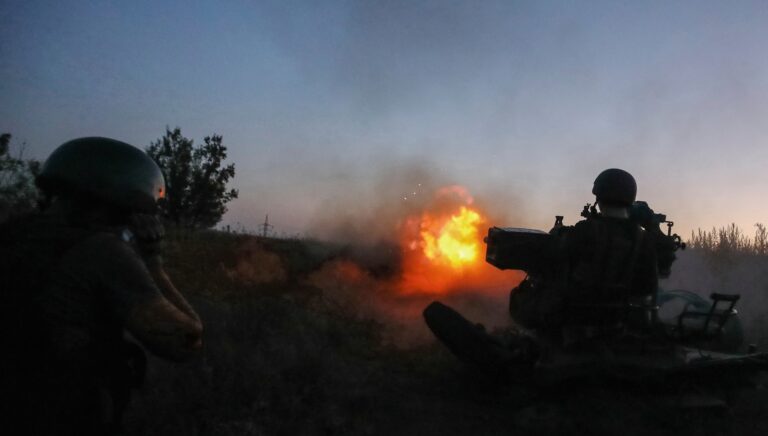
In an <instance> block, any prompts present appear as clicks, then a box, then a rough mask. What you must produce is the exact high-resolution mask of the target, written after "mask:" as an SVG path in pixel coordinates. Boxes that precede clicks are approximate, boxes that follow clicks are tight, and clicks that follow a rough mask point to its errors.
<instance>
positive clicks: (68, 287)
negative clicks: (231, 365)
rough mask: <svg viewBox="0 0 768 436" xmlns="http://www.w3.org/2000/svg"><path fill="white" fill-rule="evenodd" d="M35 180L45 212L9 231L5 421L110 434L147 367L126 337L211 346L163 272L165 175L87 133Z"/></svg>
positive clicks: (182, 352) (4, 271)
mask: <svg viewBox="0 0 768 436" xmlns="http://www.w3.org/2000/svg"><path fill="white" fill-rule="evenodd" d="M37 184H38V186H39V187H40V189H41V191H42V192H43V193H44V194H45V196H46V198H47V206H46V207H45V208H44V211H43V212H42V213H40V214H37V215H35V216H30V217H25V218H24V219H21V220H15V221H13V222H9V223H5V224H3V225H2V226H0V241H1V244H2V245H0V268H1V271H0V273H1V275H0V277H2V281H3V285H2V290H1V291H0V297H2V298H1V301H2V313H0V323H1V324H2V328H1V329H0V335H1V337H2V342H3V355H4V357H3V359H2V375H1V376H0V377H2V389H3V400H2V419H3V421H4V425H5V426H6V428H20V429H23V430H22V433H25V434H43V435H47V434H60V435H70V434H72V435H74V434H78V435H91V434H111V433H114V432H117V431H118V430H119V424H120V417H121V414H122V411H123V408H124V407H125V405H126V403H127V401H128V396H129V392H130V388H131V387H132V386H135V385H137V384H138V383H140V381H141V378H142V376H143V370H144V365H145V358H144V355H143V351H141V348H140V347H138V346H137V345H136V344H135V343H132V342H130V341H128V340H126V339H125V337H124V335H125V333H126V332H127V333H129V334H130V335H131V336H132V337H133V338H135V339H136V340H138V342H140V343H141V344H142V345H143V346H144V347H145V348H146V349H148V350H149V351H151V352H152V353H154V354H156V355H158V356H160V357H163V358H166V359H169V360H174V361H180V360H184V359H187V358H189V357H192V356H194V355H195V354H196V353H198V352H199V350H200V348H201V345H202V341H201V338H202V324H201V322H200V318H199V317H198V315H197V314H196V313H195V311H194V310H193V309H192V307H191V306H190V305H189V303H188V302H187V301H186V300H185V298H184V297H183V296H182V295H181V293H179V291H178V290H176V288H175V287H174V286H173V284H172V283H171V281H170V280H169V278H168V276H167V275H166V274H165V272H164V270H163V267H162V260H161V250H160V248H161V243H162V239H163V235H164V229H163V226H162V225H161V223H160V222H159V221H158V219H157V218H156V217H155V215H154V213H155V208H156V202H157V200H159V199H160V198H162V197H163V195H164V193H165V184H164V181H163V175H162V173H161V172H160V169H159V168H158V167H157V165H156V164H155V163H154V161H152V159H151V158H149V156H147V155H146V154H145V153H144V152H143V151H141V150H139V149H137V148H135V147H133V146H131V145H128V144H125V143H122V142H119V141H116V140H113V139H108V138H81V139H76V140H73V141H70V142H67V143H65V144H63V145H61V146H60V147H59V148H57V149H56V150H55V151H54V152H53V153H52V154H51V156H50V157H49V158H48V160H47V161H46V162H45V164H44V166H43V168H42V171H41V174H40V175H39V177H38V179H37Z"/></svg>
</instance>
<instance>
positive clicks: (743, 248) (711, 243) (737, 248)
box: [688, 223, 768, 256]
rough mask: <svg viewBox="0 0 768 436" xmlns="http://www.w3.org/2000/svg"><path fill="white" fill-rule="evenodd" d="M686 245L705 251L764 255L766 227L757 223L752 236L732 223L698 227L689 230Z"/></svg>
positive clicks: (766, 250) (767, 240)
mask: <svg viewBox="0 0 768 436" xmlns="http://www.w3.org/2000/svg"><path fill="white" fill-rule="evenodd" d="M688 246H689V247H690V248H692V249H694V250H701V251H704V252H707V253H715V254H717V253H721V254H746V255H755V256H765V255H768V229H766V227H765V225H763V224H761V223H757V224H755V234H754V236H749V235H747V234H746V233H745V232H744V231H743V230H741V229H740V228H739V227H738V226H737V225H736V224H733V223H731V224H730V225H728V226H725V227H720V228H714V227H713V228H712V230H709V231H707V230H702V229H698V230H696V231H695V232H693V231H692V232H691V239H690V240H689V241H688Z"/></svg>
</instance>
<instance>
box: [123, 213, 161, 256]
mask: <svg viewBox="0 0 768 436" xmlns="http://www.w3.org/2000/svg"><path fill="white" fill-rule="evenodd" d="M130 230H131V233H133V241H134V243H135V244H136V247H137V248H138V249H139V253H140V254H141V255H142V257H144V258H145V259H150V258H159V256H160V253H161V252H162V249H163V239H164V238H165V227H164V226H163V223H161V222H160V220H159V219H158V218H157V216H155V215H147V214H133V215H131V224H130Z"/></svg>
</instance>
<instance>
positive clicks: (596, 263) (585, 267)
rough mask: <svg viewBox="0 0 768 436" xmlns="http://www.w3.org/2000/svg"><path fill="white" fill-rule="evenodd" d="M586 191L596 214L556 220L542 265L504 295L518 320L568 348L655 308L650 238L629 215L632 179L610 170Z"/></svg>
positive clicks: (631, 324)
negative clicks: (543, 268)
mask: <svg viewBox="0 0 768 436" xmlns="http://www.w3.org/2000/svg"><path fill="white" fill-rule="evenodd" d="M592 193H593V194H594V195H595V197H596V201H597V206H598V208H599V212H598V211H597V210H595V209H594V208H592V210H591V211H590V210H585V213H584V214H583V215H584V216H585V218H586V219H585V220H582V221H580V222H578V223H577V224H576V225H574V226H562V225H559V224H558V225H556V226H555V228H553V229H552V231H551V232H550V233H551V234H552V235H553V236H554V238H553V242H554V247H552V250H550V251H551V258H550V259H548V264H549V268H548V270H547V271H545V272H544V273H542V274H540V275H531V277H529V278H528V279H526V280H525V281H524V282H523V283H522V284H521V285H520V286H519V287H518V288H516V289H515V290H513V292H512V294H511V296H510V313H511V315H512V317H513V318H514V319H515V320H516V321H517V322H519V323H520V324H522V325H524V326H527V327H531V328H534V329H536V330H539V331H540V332H543V333H545V335H547V336H549V338H551V339H554V340H556V341H560V340H562V341H563V343H564V345H566V346H573V345H578V344H581V343H584V342H588V341H590V340H592V339H597V340H601V339H605V338H610V337H611V336H619V335H621V334H622V333H623V332H625V331H626V329H627V328H644V327H648V326H649V325H650V321H651V319H650V318H649V317H650V316H652V308H653V307H654V305H655V296H656V291H657V287H658V270H657V260H656V249H655V244H656V242H655V240H654V238H653V237H652V236H651V235H650V234H649V233H648V232H647V231H645V230H644V229H643V228H642V227H641V226H640V225H639V224H638V223H637V222H636V221H633V220H630V211H631V207H632V204H633V203H634V201H635V196H636V193H637V185H636V183H635V179H634V178H633V177H632V175H630V174H629V173H628V172H626V171H624V170H620V169H615V168H613V169H608V170H605V171H603V172H602V173H600V175H598V176H597V178H596V179H595V182H594V187H593V189H592ZM585 209H586V208H585Z"/></svg>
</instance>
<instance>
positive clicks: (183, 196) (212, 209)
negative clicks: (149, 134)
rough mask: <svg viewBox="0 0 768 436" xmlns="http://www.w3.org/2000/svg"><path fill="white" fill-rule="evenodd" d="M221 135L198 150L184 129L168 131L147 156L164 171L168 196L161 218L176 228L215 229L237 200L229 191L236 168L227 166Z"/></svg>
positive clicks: (161, 208) (209, 139) (162, 205)
mask: <svg viewBox="0 0 768 436" xmlns="http://www.w3.org/2000/svg"><path fill="white" fill-rule="evenodd" d="M221 141H222V136H221V135H216V134H214V135H211V136H206V137H205V138H203V144H201V145H199V146H195V145H194V144H193V141H192V140H191V139H188V138H185V137H184V136H183V135H182V134H181V129H180V128H178V127H176V128H175V129H173V130H170V129H169V128H166V129H165V135H164V136H163V137H162V138H160V139H158V140H157V141H155V142H153V143H152V144H150V146H149V147H148V148H147V154H149V155H150V156H151V157H152V159H154V160H155V162H157V164H158V165H159V166H160V169H162V170H163V174H164V175H165V183H166V185H167V186H166V196H165V198H164V199H163V200H162V201H161V202H160V212H161V214H162V215H163V216H164V217H165V218H167V219H168V220H170V221H171V222H173V223H175V224H176V225H179V226H183V227H191V228H208V227H213V226H214V225H216V223H218V222H219V221H220V220H221V217H222V215H224V213H225V212H226V211H227V206H226V204H227V203H228V202H229V201H231V200H232V199H234V198H237V190H236V189H230V190H227V182H229V180H230V179H231V178H233V177H235V164H229V165H226V166H222V165H223V161H224V159H226V158H227V147H226V146H224V144H222V142H221Z"/></svg>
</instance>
